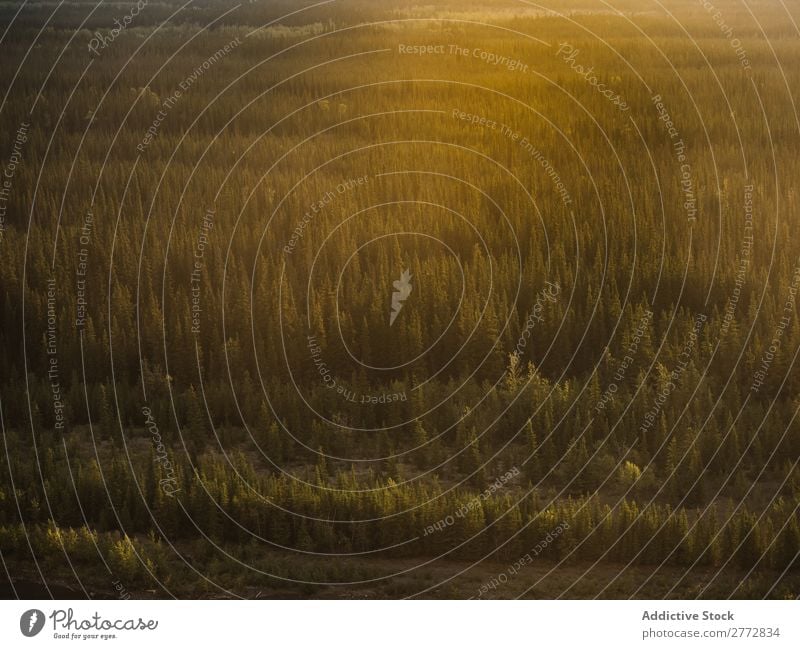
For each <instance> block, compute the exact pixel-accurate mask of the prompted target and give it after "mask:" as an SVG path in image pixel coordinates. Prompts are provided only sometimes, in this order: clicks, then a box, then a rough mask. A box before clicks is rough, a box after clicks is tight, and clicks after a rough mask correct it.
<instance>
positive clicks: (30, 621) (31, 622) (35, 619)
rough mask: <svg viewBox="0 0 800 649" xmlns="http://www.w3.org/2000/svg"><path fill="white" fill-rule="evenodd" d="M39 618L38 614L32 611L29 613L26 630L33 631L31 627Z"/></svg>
mask: <svg viewBox="0 0 800 649" xmlns="http://www.w3.org/2000/svg"><path fill="white" fill-rule="evenodd" d="M38 619H39V615H38V614H37V613H36V611H34V612H33V613H31V619H30V620H28V631H33V627H34V625H35V624H36V622H37V621H38Z"/></svg>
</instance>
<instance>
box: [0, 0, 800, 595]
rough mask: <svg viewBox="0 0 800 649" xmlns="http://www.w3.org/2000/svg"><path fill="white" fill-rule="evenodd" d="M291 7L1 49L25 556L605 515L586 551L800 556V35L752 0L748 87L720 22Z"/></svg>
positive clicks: (14, 481)
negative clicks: (756, 25)
mask: <svg viewBox="0 0 800 649" xmlns="http://www.w3.org/2000/svg"><path fill="white" fill-rule="evenodd" d="M259 4H265V5H266V6H265V7H264V8H262V9H259V8H258V7H256V6H254V5H247V6H243V8H242V11H241V12H240V13H239V14H232V15H231V16H227V15H226V16H225V17H224V19H223V18H221V19H220V20H219V21H218V22H214V24H213V25H212V26H211V27H210V28H209V29H205V30H204V29H203V27H201V26H200V25H205V24H206V23H208V22H209V21H215V20H216V18H215V17H219V16H221V15H222V14H223V13H224V11H222V10H221V9H220V7H219V6H218V5H217V4H215V3H213V2H209V3H204V4H203V5H202V6H201V7H198V8H197V11H196V13H195V15H194V16H191V17H186V15H184V14H183V13H181V14H179V15H178V16H177V17H176V18H174V19H172V20H171V21H170V22H169V23H168V24H166V25H161V21H162V20H164V19H165V18H166V15H164V16H162V15H161V12H163V11H164V10H165V7H166V6H167V5H164V6H159V7H157V8H155V9H154V10H153V12H149V10H148V12H145V13H147V16H145V13H143V14H142V16H143V18H142V21H141V22H138V23H136V24H135V25H134V26H133V27H131V28H130V29H128V30H125V31H123V32H122V33H121V34H120V35H119V37H118V38H116V39H115V40H114V42H113V43H112V44H110V45H109V46H108V47H107V48H105V49H103V50H101V52H100V54H99V55H93V54H92V53H91V52H87V50H86V43H87V42H88V41H89V39H90V38H91V37H92V34H93V33H94V31H95V30H101V31H102V30H103V29H104V28H107V27H108V24H109V23H110V20H111V19H113V16H111V15H108V16H107V12H108V11H111V9H109V8H105V7H104V8H103V10H102V11H101V12H100V13H98V14H97V15H94V16H92V17H91V20H90V21H89V22H88V23H84V24H83V27H82V28H81V29H80V30H78V31H74V30H76V29H77V28H78V27H79V26H80V25H81V24H82V19H83V17H84V13H82V12H83V11H84V8H83V5H75V6H69V7H67V8H65V9H64V10H63V13H60V14H59V16H58V19H57V20H56V22H55V26H54V27H53V28H52V29H47V30H45V31H44V32H43V33H42V34H40V35H39V36H38V40H37V45H36V47H35V48H32V47H31V43H32V42H33V39H34V38H36V37H37V33H38V31H39V30H38V27H37V26H35V25H36V18H37V17H38V18H39V19H41V15H40V14H36V15H34V13H35V11H34V10H30V12H29V11H26V12H23V14H22V16H21V18H20V20H21V22H20V23H19V28H18V29H15V30H14V31H13V32H10V33H9V34H8V38H7V39H6V41H5V42H4V43H3V51H4V60H5V61H7V62H8V64H7V65H4V66H3V67H2V69H0V87H3V88H4V89H7V90H8V97H7V101H6V102H5V103H4V105H3V107H2V120H3V129H2V131H0V156H4V158H3V159H4V161H7V152H11V151H12V150H14V146H15V138H16V139H17V141H18V140H19V135H18V134H19V129H20V128H21V125H24V124H29V128H27V130H26V136H25V138H24V142H22V143H21V144H20V145H19V147H18V148H19V150H20V155H21V160H22V162H21V164H19V165H18V166H16V168H15V171H14V174H13V177H12V179H11V182H10V187H11V190H10V191H8V192H7V193H6V194H5V195H3V196H2V199H3V201H4V203H3V204H4V205H5V206H6V208H7V209H6V211H5V215H4V220H3V221H2V225H3V229H2V238H1V239H0V322H1V323H2V326H0V367H2V373H0V398H1V400H0V407H1V408H2V417H3V434H4V447H3V454H4V456H5V457H6V458H7V461H4V462H3V463H2V467H0V471H2V481H0V548H2V551H3V556H4V557H5V556H6V555H8V556H9V557H11V558H13V557H22V556H24V555H25V554H26V553H29V552H31V550H32V549H33V551H34V553H35V554H36V555H39V554H43V555H45V556H47V555H52V554H58V553H60V552H62V550H66V552H67V555H68V556H70V557H73V556H74V557H78V558H82V560H85V561H88V560H89V558H90V556H92V553H93V548H94V550H97V551H99V555H100V556H102V557H104V559H105V560H106V561H107V562H108V564H107V565H108V566H109V567H110V569H111V570H112V572H113V573H115V574H117V575H120V576H124V579H126V580H128V582H129V583H132V584H135V585H136V586H137V587H145V586H149V585H151V582H150V581H149V579H150V577H149V576H152V575H153V574H160V575H161V577H162V578H166V577H167V576H168V573H169V572H170V571H171V570H173V569H174V568H173V567H170V566H171V563H170V561H169V560H168V556H169V548H170V547H171V544H172V543H189V542H192V541H202V542H203V543H205V544H206V547H205V549H204V550H202V552H203V553H208V554H207V556H209V557H211V556H217V554H218V553H217V551H216V550H214V548H215V547H217V546H219V548H221V549H220V550H219V553H221V552H223V551H224V548H240V547H242V546H245V545H247V544H249V543H251V542H255V543H258V544H263V546H264V547H265V548H266V549H269V550H281V551H283V550H290V551H299V552H301V553H303V552H308V553H330V552H343V553H350V554H356V553H363V554H365V555H366V556H372V554H373V553H374V554H375V556H378V557H381V558H387V557H390V558H408V557H439V556H441V557H445V558H448V559H459V560H461V559H477V558H483V557H491V558H493V559H498V560H504V561H505V560H507V559H511V560H513V559H514V558H516V557H518V556H519V555H520V554H521V553H524V552H525V551H526V550H527V549H529V548H530V547H532V546H534V545H535V544H536V543H537V542H538V540H539V539H540V538H541V537H542V536H544V535H546V534H547V533H548V531H549V530H551V529H552V528H553V527H555V526H556V525H558V524H559V522H562V521H569V525H570V527H569V529H568V530H567V531H566V532H565V533H564V534H563V535H561V536H559V538H558V539H557V540H556V541H555V542H554V543H553V544H552V546H551V547H548V550H547V552H548V554H547V557H548V558H552V559H553V560H554V561H557V560H561V559H564V560H566V561H595V560H601V561H605V562H615V563H627V562H633V563H636V564H642V565H653V564H661V563H662V562H667V563H669V564H670V565H673V564H674V565H676V566H682V567H693V566H697V565H703V566H715V567H725V568H728V567H730V568H735V569H737V570H743V571H748V570H750V569H751V568H758V569H759V570H771V571H776V572H777V573H780V572H782V571H784V570H790V569H791V570H796V569H797V568H798V552H800V520H799V519H798V512H797V506H798V494H800V470H798V466H797V465H798V460H799V459H800V428H799V427H798V426H799V425H798V422H797V419H796V417H795V414H796V410H797V407H798V405H800V402H798V399H797V395H798V393H800V374H798V372H797V371H796V355H797V352H798V350H800V305H798V303H797V300H796V299H795V296H796V293H797V289H798V288H799V287H800V241H799V240H798V239H797V237H796V236H793V234H794V233H796V230H797V222H798V219H799V218H800V209H798V207H799V206H798V200H799V199H798V191H797V187H796V184H795V183H796V180H795V179H796V178H797V177H798V174H800V168H798V159H797V155H796V153H797V150H798V145H800V123H798V121H797V114H796V112H794V109H793V107H792V104H791V100H792V92H793V91H792V90H791V89H794V88H797V87H800V71H798V69H797V67H796V66H794V67H792V66H784V67H783V68H780V67H778V66H777V65H776V64H775V63H774V59H773V58H772V56H773V54H772V52H775V56H777V58H778V59H779V60H782V61H793V60H797V57H798V56H800V44H799V43H798V41H797V40H796V39H793V38H785V39H781V38H780V35H781V34H782V33H783V31H782V30H784V29H785V28H786V27H785V25H783V24H782V23H781V21H780V20H778V18H776V15H773V14H771V13H769V12H766V13H767V15H765V16H764V21H763V23H762V24H763V25H764V27H765V29H767V30H771V31H770V33H771V34H773V37H774V38H775V39H776V40H775V41H774V42H772V43H767V42H766V41H765V40H763V39H762V38H761V37H759V34H757V33H756V32H754V31H753V27H752V25H751V24H750V23H749V22H748V18H747V16H746V15H745V14H744V13H743V10H742V9H741V8H736V7H734V6H733V5H732V4H731V5H730V6H728V4H730V3H721V4H726V7H727V9H728V13H727V16H728V20H729V21H730V24H732V25H734V26H735V29H736V30H737V34H739V35H740V36H739V38H740V39H741V42H742V43H743V44H744V45H743V47H745V48H746V50H747V54H748V62H750V63H751V64H752V69H751V70H749V71H745V70H743V67H742V64H741V61H740V60H738V59H737V57H736V54H735V52H734V51H733V50H732V49H731V47H730V44H729V43H728V41H727V40H726V39H725V38H724V36H721V35H720V32H719V28H718V26H717V25H716V24H715V23H714V22H713V21H712V20H711V19H710V18H709V17H708V16H707V15H705V14H704V13H700V14H698V13H697V11H695V10H693V9H692V8H691V7H689V4H688V3H687V4H686V5H679V6H678V9H677V11H678V15H679V16H680V17H681V24H678V23H675V22H672V21H670V20H667V18H666V17H665V16H661V15H656V14H655V13H654V14H652V15H651V14H644V15H642V16H640V17H638V18H637V21H636V22H635V23H634V22H632V21H631V20H630V19H629V17H630V15H633V14H623V15H619V16H610V15H604V14H602V13H600V14H593V13H585V14H584V13H581V12H582V11H584V9H585V7H583V5H582V4H581V3H569V8H570V9H571V10H573V11H575V12H577V13H576V14H575V15H577V16H581V18H580V20H579V21H578V22H577V23H576V22H575V21H572V20H565V19H564V18H563V17H557V16H543V15H533V14H532V13H528V14H525V13H524V12H523V13H522V14H521V15H520V16H518V17H517V18H515V19H514V20H508V19H507V17H504V16H505V15H504V14H503V13H502V12H499V13H497V14H493V15H492V16H491V18H492V20H491V21H490V22H491V25H487V24H481V23H480V21H471V20H463V19H445V20H435V21H433V20H419V21H416V20H411V19H410V18H419V17H420V16H419V15H418V11H419V9H418V8H416V7H415V5H414V4H413V3H406V2H400V1H399V0H398V1H397V2H393V3H391V6H387V7H386V8H381V9H378V8H376V7H375V5H374V3H364V2H352V3H350V4H349V6H348V7H343V8H337V9H335V10H331V9H330V8H325V7H319V8H316V9H309V10H307V11H305V12H300V13H299V14H297V15H293V16H292V17H291V18H287V19H285V20H282V21H281V22H280V23H278V24H270V25H268V26H266V27H264V28H262V29H260V30H258V31H254V30H255V29H256V28H257V27H258V26H259V25H264V24H267V23H268V22H269V20H270V19H271V18H275V17H278V16H280V15H282V14H284V13H287V11H290V10H288V9H287V10H286V11H284V9H285V7H283V5H284V4H287V5H288V4H291V3H278V2H274V3H259ZM462 4H463V3H462ZM573 5H574V6H573ZM292 6H293V5H292ZM481 7H482V4H480V5H479V4H475V5H473V4H470V3H467V5H465V6H464V9H463V11H464V12H465V13H464V14H463V15H472V14H470V13H469V12H470V11H472V12H479V11H482V9H481ZM632 9H635V7H634V8H632ZM445 10H446V8H443V9H442V11H445ZM8 11H9V10H8V8H3V9H2V11H0V16H2V20H3V21H5V22H6V23H7V22H8V21H10V20H11V17H10V16H6V13H5V12H8ZM36 11H38V10H36ZM104 12H105V13H104ZM776 13H777V12H776ZM445 15H446V14H441V15H439V14H436V17H437V18H441V17H442V16H445ZM453 15H455V14H453ZM459 15H462V14H459ZM475 15H477V13H476V14H475ZM106 17H108V20H106V19H105V18H106ZM387 20H389V21H391V20H396V21H399V22H395V23H391V22H390V23H383V22H381V23H380V24H377V23H376V24H369V25H361V23H363V22H370V23H371V22H373V21H387ZM492 25H493V26H492ZM684 26H688V28H689V29H690V30H691V32H692V33H693V34H694V35H695V37H696V39H697V40H696V41H695V42H694V43H693V45H692V46H691V47H690V46H689V45H687V42H686V40H685V34H684V33H683V32H682V29H683V27H684ZM509 30H512V31H513V32H514V36H513V38H512V37H510V36H509ZM642 33H645V34H648V35H651V36H652V37H653V38H655V39H656V40H655V42H650V43H649V44H648V42H645V39H643V38H642ZM603 39H605V40H603ZM562 42H567V43H569V46H570V47H571V48H572V50H571V51H573V52H578V53H577V54H576V55H575V56H574V60H573V63H575V62H576V61H577V62H581V63H582V64H585V65H586V66H587V67H588V66H589V65H591V66H593V69H594V70H596V71H597V72H596V74H597V75H600V76H601V77H602V80H603V82H604V83H605V84H608V85H609V86H613V88H614V91H615V92H616V93H619V95H620V96H621V97H624V99H625V102H626V104H627V106H629V110H628V111H621V110H619V106H618V105H615V104H614V103H613V102H609V101H607V100H606V99H605V97H604V96H603V95H601V94H599V93H598V92H597V91H596V89H595V88H594V87H593V86H592V84H591V83H587V78H586V77H585V76H581V75H577V74H576V73H575V69H576V68H575V65H568V64H566V63H565V62H564V60H563V57H560V56H557V55H556V50H557V49H558V43H562ZM232 44H233V45H232ZM402 44H416V45H422V44H434V45H443V46H444V47H443V49H442V52H443V54H441V55H439V54H430V55H424V56H423V55H416V56H410V55H406V54H403V53H402V52H403V49H402V48H400V47H399V46H400V45H402ZM454 45H457V46H458V48H461V49H463V50H465V51H468V52H469V55H467V56H464V55H461V54H459V53H458V52H459V50H458V49H455V50H454V49H452V47H453V46H454ZM226 48H227V49H226ZM220 51H222V52H223V54H222V55H220V54H219V52H220ZM476 51H477V52H479V54H478V55H473V53H474V52H476ZM480 52H485V53H494V54H496V55H498V56H499V55H500V54H502V55H503V56H504V57H507V60H509V61H512V60H513V61H521V62H523V63H525V64H526V65H527V66H528V68H529V70H528V71H527V72H524V73H523V72H521V71H519V70H516V71H514V70H512V69H511V68H510V67H508V66H505V67H504V66H502V65H494V64H492V63H491V61H492V59H490V58H488V57H483V58H482V57H481V55H480ZM26 57H27V58H26ZM703 57H706V60H707V61H708V64H705V63H704V62H703ZM23 60H24V61H25V63H24V66H22V67H21V68H20V72H19V74H18V75H17V74H16V73H15V70H16V68H17V65H18V64H20V63H21V62H22V61H23ZM90 61H91V66H90V68H89V70H88V72H87V68H86V66H87V64H89V62H90ZM633 61H635V65H632V64H631V62H633ZM54 64H57V66H58V67H57V69H58V73H57V74H52V75H51V74H50V73H49V72H48V71H49V70H50V69H51V66H52V65H54ZM707 65H710V66H711V67H708V66H707ZM745 72H747V74H745ZM656 96H658V97H659V98H660V101H661V102H662V108H661V109H659V108H657V107H656V105H655V104H657V103H658V101H659V100H654V97H656ZM767 98H768V99H767ZM664 115H667V118H668V119H667V118H665V117H664ZM668 120H669V123H670V124H672V125H673V126H674V129H675V135H673V134H672V133H671V132H670V131H669V128H670V127H669V126H668V125H667V121H668ZM18 143H19V142H18ZM687 205H688V207H687ZM404 271H408V272H409V273H410V278H411V280H410V281H411V282H412V285H413V289H412V290H411V292H410V294H408V295H407V296H406V297H404V301H403V304H402V310H401V311H400V312H399V313H398V314H397V315H396V320H391V321H390V310H391V309H392V293H393V291H394V290H396V287H395V282H397V281H398V279H399V278H400V277H401V273H403V272H404ZM145 412H147V413H149V415H150V418H149V420H148V417H147V416H145V414H143V413H145ZM512 468H517V469H518V470H519V475H518V476H517V477H515V478H514V480H512V481H511V482H509V483H508V484H504V485H503V487H502V488H501V489H498V490H496V491H492V492H491V494H490V495H488V496H486V497H485V498H484V497H483V496H481V494H484V493H485V492H486V490H487V489H490V490H491V486H492V485H493V484H495V481H496V480H498V479H499V478H500V476H502V475H504V474H505V472H507V471H509V470H510V469H512ZM169 472H171V475H172V477H171V478H169V480H171V481H172V482H171V483H170V484H171V487H170V488H165V482H164V480H165V475H167V473H169ZM172 490H174V491H172ZM475 498H478V501H479V503H478V506H476V507H473V508H471V509H470V511H469V514H468V515H466V516H464V517H456V519H455V522H454V523H453V524H452V525H446V526H445V528H444V529H442V530H441V531H438V532H436V533H434V534H428V535H426V534H424V530H425V529H426V527H428V526H430V525H432V524H433V523H435V522H437V521H440V520H444V519H447V517H448V516H453V515H454V512H456V511H457V510H459V508H460V507H461V506H462V505H463V504H464V503H465V502H470V501H471V500H473V499H475ZM30 543H32V544H33V545H32V546H31V545H29V544H30ZM137 544H139V545H137ZM200 545H202V543H200ZM137 548H138V549H137ZM199 552H200V551H199V550H195V551H194V553H195V556H197V555H198V554H199ZM76 560H77V559H76ZM227 569H230V570H234V568H232V567H230V566H228V568H227ZM773 594H774V593H773Z"/></svg>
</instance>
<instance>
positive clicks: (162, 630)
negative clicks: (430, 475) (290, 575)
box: [0, 600, 800, 649]
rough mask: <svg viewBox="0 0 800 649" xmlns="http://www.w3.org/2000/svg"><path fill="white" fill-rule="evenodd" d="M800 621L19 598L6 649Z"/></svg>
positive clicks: (723, 604)
mask: <svg viewBox="0 0 800 649" xmlns="http://www.w3.org/2000/svg"><path fill="white" fill-rule="evenodd" d="M798 616H800V603H798V602H797V601H786V600H780V601H691V602H683V601H666V602H665V601H660V600H659V601H605V600H604V601H564V602H561V601H559V602H554V601H319V600H312V601H267V600H261V601H173V600H169V601H162V600H128V601H94V602H91V601H85V600H84V601H55V602H54V601H51V600H46V601H16V600H8V601H2V602H0V646H1V647H28V646H30V647H35V646H37V647H44V646H52V645H55V646H61V647H66V646H73V643H79V644H80V645H81V646H95V643H101V644H103V645H105V646H113V647H118V648H119V649H122V648H123V647H136V648H137V649H141V647H147V646H151V647H169V646H176V647H178V646H182V645H181V644H179V643H187V642H189V643H192V644H196V645H197V646H201V647H214V646H219V647H233V646H236V647H240V646H249V645H251V644H252V643H254V642H256V643H258V644H262V643H263V644H264V646H277V647H300V648H305V647H325V649H335V648H338V647H343V648H347V649H360V648H361V647H364V648H369V649H374V648H375V647H380V648H381V649H393V648H397V649H400V648H401V647H402V648H404V649H405V648H407V647H409V646H421V647H436V646H442V647H448V648H450V647H453V648H458V649H468V648H472V647H475V648H478V647H480V648H481V649H484V648H486V647H504V646H508V647H512V646H513V647H526V648H527V647H531V648H533V647H543V646H548V647H552V646H564V647H582V646H585V647H614V648H615V649H616V648H619V647H647V646H654V647H664V646H678V644H679V643H680V644H681V646H689V647H692V646H697V647H737V646H742V647H776V648H777V647H792V648H794V649H796V648H797V647H800V635H799V634H798ZM232 643H233V644H232ZM512 643H513V644H512ZM183 646H185V645H183Z"/></svg>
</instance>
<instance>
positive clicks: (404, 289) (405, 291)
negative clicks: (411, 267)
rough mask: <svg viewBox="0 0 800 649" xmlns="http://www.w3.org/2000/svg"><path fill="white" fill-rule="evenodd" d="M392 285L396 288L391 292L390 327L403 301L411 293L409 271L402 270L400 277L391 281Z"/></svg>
mask: <svg viewBox="0 0 800 649" xmlns="http://www.w3.org/2000/svg"><path fill="white" fill-rule="evenodd" d="M392 286H394V287H395V289H396V290H395V291H394V293H392V310H391V312H390V313H389V326H390V327H391V326H392V325H393V324H394V321H395V319H396V318H397V314H399V313H400V309H402V308H403V302H405V300H406V299H407V298H408V296H409V295H411V273H410V272H409V271H408V270H404V271H403V272H402V273H401V274H400V279H398V280H396V281H394V282H392Z"/></svg>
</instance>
